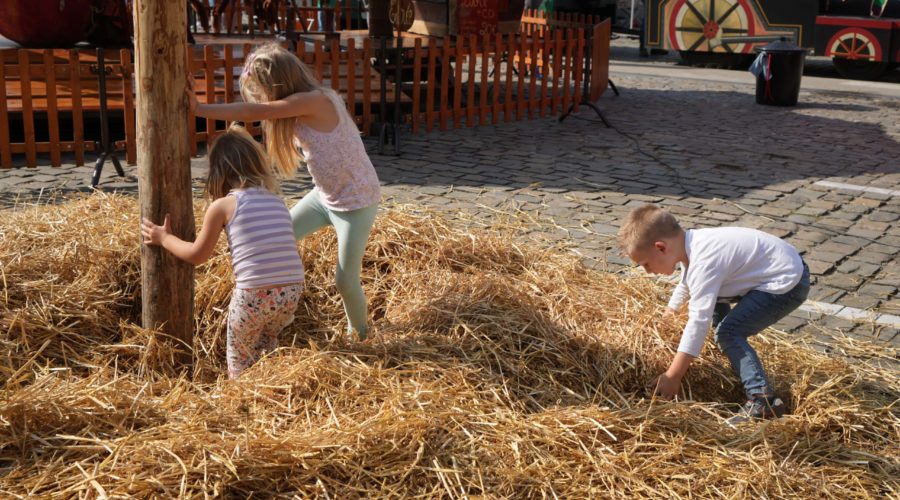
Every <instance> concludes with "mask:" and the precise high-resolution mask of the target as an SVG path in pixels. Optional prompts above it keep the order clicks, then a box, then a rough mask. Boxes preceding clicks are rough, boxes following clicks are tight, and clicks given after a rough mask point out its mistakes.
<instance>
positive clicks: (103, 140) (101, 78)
mask: <svg viewBox="0 0 900 500" xmlns="http://www.w3.org/2000/svg"><path fill="white" fill-rule="evenodd" d="M92 69H93V68H92ZM107 71H110V70H109V68H107V67H106V61H105V59H104V56H103V48H102V47H100V48H98V49H97V78H98V82H99V84H100V88H99V91H100V156H99V157H97V163H96V164H94V175H93V177H91V187H93V188H95V187H97V184H98V183H99V182H100V173H101V172H103V164H104V163H105V162H106V159H107V158H109V159H111V160H112V162H113V166H115V167H116V172H117V173H118V174H119V177H125V171H124V170H122V165H121V164H120V163H119V157H118V156H116V152H115V150H114V149H113V145H112V143H111V142H110V140H109V118H108V116H107V113H108V109H107V107H106V73H107Z"/></svg>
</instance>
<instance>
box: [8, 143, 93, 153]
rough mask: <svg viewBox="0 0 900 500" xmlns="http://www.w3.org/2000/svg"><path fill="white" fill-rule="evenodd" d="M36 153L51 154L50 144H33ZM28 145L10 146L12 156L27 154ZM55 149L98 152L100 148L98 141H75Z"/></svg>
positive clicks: (16, 144) (17, 144) (59, 145)
mask: <svg viewBox="0 0 900 500" xmlns="http://www.w3.org/2000/svg"><path fill="white" fill-rule="evenodd" d="M32 145H33V146H34V149H35V151H37V152H38V153H49V152H50V143H49V142H33V143H32ZM27 147H28V146H27V145H26V144H24V143H21V142H16V143H12V144H10V145H9V150H10V152H11V153H12V154H25V151H26V149H27ZM55 147H58V148H59V149H60V150H61V151H66V152H70V151H75V149H76V148H77V147H81V148H82V149H83V150H85V151H97V150H98V149H99V147H100V145H99V144H97V142H96V141H87V142H81V143H78V142H75V141H60V143H59V144H57V145H56V146H55Z"/></svg>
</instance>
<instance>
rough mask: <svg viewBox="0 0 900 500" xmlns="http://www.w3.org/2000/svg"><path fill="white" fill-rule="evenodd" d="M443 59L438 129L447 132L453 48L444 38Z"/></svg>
mask: <svg viewBox="0 0 900 500" xmlns="http://www.w3.org/2000/svg"><path fill="white" fill-rule="evenodd" d="M442 49H443V59H442V60H441V102H440V104H439V105H438V109H439V110H440V112H441V121H440V129H441V130H442V131H443V130H447V121H448V120H449V119H450V108H449V104H448V103H447V93H448V89H447V86H448V85H449V81H450V56H451V55H452V51H453V47H452V46H451V45H450V37H446V36H445V37H444V43H443V47H442Z"/></svg>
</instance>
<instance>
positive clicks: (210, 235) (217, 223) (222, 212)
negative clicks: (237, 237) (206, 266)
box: [141, 196, 235, 265]
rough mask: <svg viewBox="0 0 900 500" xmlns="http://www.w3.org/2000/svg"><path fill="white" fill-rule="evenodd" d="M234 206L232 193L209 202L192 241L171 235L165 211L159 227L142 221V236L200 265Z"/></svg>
mask: <svg viewBox="0 0 900 500" xmlns="http://www.w3.org/2000/svg"><path fill="white" fill-rule="evenodd" d="M234 205H235V201H234V198H233V197H231V196H226V197H224V198H219V199H218V200H216V201H214V202H212V204H211V205H210V206H209V209H207V210H206V214H205V215H204V216H203V227H201V228H200V234H199V235H197V239H196V240H194V241H193V242H188V241H184V240H183V239H181V238H179V237H177V236H175V235H174V234H172V225H171V223H170V222H169V215H168V214H166V218H165V221H164V222H163V225H162V226H157V225H156V224H154V223H153V222H151V221H150V220H149V219H146V218H145V219H144V220H143V222H141V235H142V236H143V237H144V243H146V244H147V245H159V246H161V247H163V248H165V249H166V250H168V251H169V252H172V254H173V255H174V256H176V257H178V258H179V259H181V260H183V261H185V262H190V263H191V264H194V265H199V264H203V263H204V262H206V261H207V260H209V258H210V256H212V253H213V249H214V248H215V246H216V242H217V241H218V240H219V234H220V233H221V232H222V229H223V228H224V227H225V223H226V222H227V221H228V219H229V218H230V216H231V214H233V213H234Z"/></svg>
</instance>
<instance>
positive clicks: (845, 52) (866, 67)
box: [825, 26, 890, 80]
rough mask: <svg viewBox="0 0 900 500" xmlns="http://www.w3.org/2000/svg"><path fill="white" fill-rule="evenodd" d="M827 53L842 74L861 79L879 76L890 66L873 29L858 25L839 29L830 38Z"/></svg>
mask: <svg viewBox="0 0 900 500" xmlns="http://www.w3.org/2000/svg"><path fill="white" fill-rule="evenodd" d="M826 47H827V49H826V52H825V55H827V56H828V57H831V61H832V62H833V63H834V68H835V69H837V70H838V73H840V74H841V76H844V77H846V78H856V79H860V80H871V79H874V78H878V77H879V76H881V75H882V74H884V72H885V71H887V70H888V68H889V67H890V62H889V61H886V60H884V59H885V58H884V57H883V56H882V51H881V44H880V43H879V42H878V39H877V38H875V35H873V34H872V32H871V31H869V30H867V29H865V28H860V27H856V26H851V27H849V28H844V29H842V30H841V31H838V32H837V33H835V34H834V36H832V37H831V39H830V40H828V45H826Z"/></svg>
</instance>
